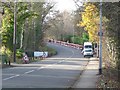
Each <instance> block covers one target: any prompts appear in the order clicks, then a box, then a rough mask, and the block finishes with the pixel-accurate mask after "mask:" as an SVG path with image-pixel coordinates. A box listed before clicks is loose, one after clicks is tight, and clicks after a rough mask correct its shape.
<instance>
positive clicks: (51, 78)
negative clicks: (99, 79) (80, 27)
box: [2, 43, 88, 88]
mask: <svg viewBox="0 0 120 90" xmlns="http://www.w3.org/2000/svg"><path fill="white" fill-rule="evenodd" d="M48 45H49V46H51V47H53V48H55V49H56V50H57V51H58V54H57V55H56V56H53V57H51V58H47V59H46V60H42V61H39V62H33V63H30V64H26V65H24V66H20V67H11V68H4V69H3V70H2V87H3V88H70V87H72V86H73V85H74V83H75V82H76V80H77V79H78V78H79V77H80V74H81V73H82V71H83V70H84V68H85V67H86V65H87V63H88V59H87V58H83V56H82V55H81V51H80V50H78V49H74V48H69V47H66V46H60V45H58V44H50V43H49V44H48Z"/></svg>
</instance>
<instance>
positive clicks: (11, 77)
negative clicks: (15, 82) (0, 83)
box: [3, 74, 20, 81]
mask: <svg viewBox="0 0 120 90" xmlns="http://www.w3.org/2000/svg"><path fill="white" fill-rule="evenodd" d="M18 76H20V75H19V74H18V75H15V76H11V77H8V78H5V79H3V80H4V81H5V80H9V79H12V78H15V77H18Z"/></svg>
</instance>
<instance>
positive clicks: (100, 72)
mask: <svg viewBox="0 0 120 90" xmlns="http://www.w3.org/2000/svg"><path fill="white" fill-rule="evenodd" d="M102 36H103V33H102V0H100V31H99V37H100V38H99V39H100V40H99V74H102Z"/></svg>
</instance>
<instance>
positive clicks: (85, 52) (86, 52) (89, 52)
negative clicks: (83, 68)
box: [82, 48, 94, 57]
mask: <svg viewBox="0 0 120 90" xmlns="http://www.w3.org/2000/svg"><path fill="white" fill-rule="evenodd" d="M82 54H83V55H84V57H86V56H88V57H93V54H94V53H93V49H91V48H88V49H83V51H82Z"/></svg>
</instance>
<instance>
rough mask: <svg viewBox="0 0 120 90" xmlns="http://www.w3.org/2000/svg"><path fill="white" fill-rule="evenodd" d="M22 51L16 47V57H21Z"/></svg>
mask: <svg viewBox="0 0 120 90" xmlns="http://www.w3.org/2000/svg"><path fill="white" fill-rule="evenodd" d="M23 52H24V51H23V50H22V49H17V50H16V57H17V58H22V54H23Z"/></svg>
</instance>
